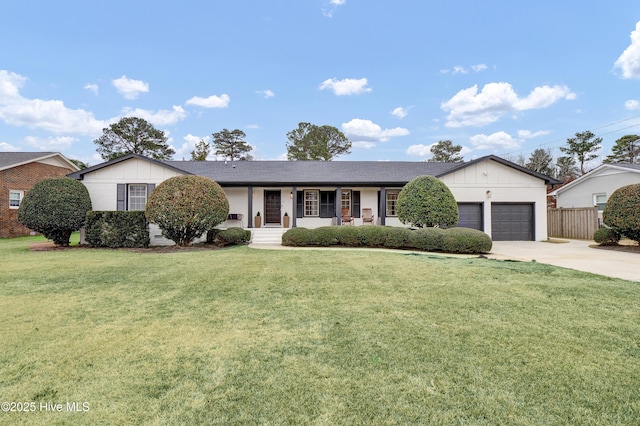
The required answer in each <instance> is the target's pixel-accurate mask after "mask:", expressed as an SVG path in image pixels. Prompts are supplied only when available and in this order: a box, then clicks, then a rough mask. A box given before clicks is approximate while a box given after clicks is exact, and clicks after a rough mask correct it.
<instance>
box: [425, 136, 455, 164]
mask: <svg viewBox="0 0 640 426" xmlns="http://www.w3.org/2000/svg"><path fill="white" fill-rule="evenodd" d="M460 151H462V146H461V145H454V144H453V142H451V141H450V140H446V141H439V142H438V143H437V144H435V145H433V146H432V147H431V153H432V154H433V157H431V158H430V159H429V160H427V161H430V162H435V161H439V162H443V163H458V162H462V161H464V160H463V158H462V155H460Z"/></svg>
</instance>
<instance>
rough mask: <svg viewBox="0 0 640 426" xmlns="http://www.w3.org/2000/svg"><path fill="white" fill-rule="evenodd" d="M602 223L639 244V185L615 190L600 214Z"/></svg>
mask: <svg viewBox="0 0 640 426" xmlns="http://www.w3.org/2000/svg"><path fill="white" fill-rule="evenodd" d="M602 220H603V222H604V223H605V224H606V225H607V226H609V227H611V228H612V229H613V230H614V231H616V232H618V233H619V234H621V235H624V236H625V237H627V238H629V239H631V240H634V241H636V242H638V243H639V244H640V183H636V184H633V185H625V186H622V187H620V188H618V189H616V190H615V191H614V192H613V194H611V196H610V197H609V199H608V200H607V204H606V205H605V206H604V211H603V212H602Z"/></svg>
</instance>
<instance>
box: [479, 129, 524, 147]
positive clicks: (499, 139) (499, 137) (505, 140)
mask: <svg viewBox="0 0 640 426" xmlns="http://www.w3.org/2000/svg"><path fill="white" fill-rule="evenodd" d="M469 140H470V142H471V144H472V145H473V147H474V148H475V149H478V150H493V151H497V150H505V149H514V148H519V147H520V141H519V140H517V139H514V138H513V137H512V136H511V135H510V134H508V133H506V132H497V133H493V134H491V135H485V134H480V135H475V136H472V137H471V138H470V139H469Z"/></svg>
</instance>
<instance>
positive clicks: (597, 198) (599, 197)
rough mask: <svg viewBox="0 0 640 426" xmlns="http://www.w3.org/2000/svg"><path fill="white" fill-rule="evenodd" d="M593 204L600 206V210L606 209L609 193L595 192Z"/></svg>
mask: <svg viewBox="0 0 640 426" xmlns="http://www.w3.org/2000/svg"><path fill="white" fill-rule="evenodd" d="M593 204H594V205H596V206H597V207H598V211H602V210H604V206H605V205H606V204H607V194H594V196H593Z"/></svg>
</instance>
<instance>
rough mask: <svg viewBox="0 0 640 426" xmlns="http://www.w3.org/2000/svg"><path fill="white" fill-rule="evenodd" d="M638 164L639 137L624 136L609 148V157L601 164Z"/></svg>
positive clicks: (639, 158) (639, 154) (639, 155)
mask: <svg viewBox="0 0 640 426" xmlns="http://www.w3.org/2000/svg"><path fill="white" fill-rule="evenodd" d="M638 162H640V136H638V135H626V136H623V137H621V138H620V139H618V140H617V141H616V143H615V145H613V147H612V148H611V155H607V158H605V159H604V160H603V163H630V164H637V163H638Z"/></svg>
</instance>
